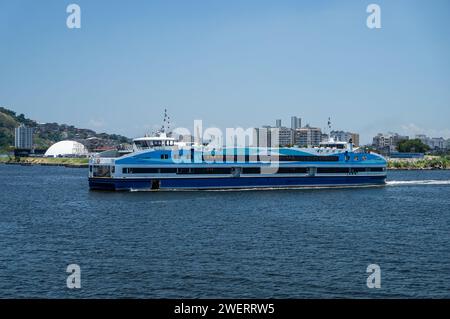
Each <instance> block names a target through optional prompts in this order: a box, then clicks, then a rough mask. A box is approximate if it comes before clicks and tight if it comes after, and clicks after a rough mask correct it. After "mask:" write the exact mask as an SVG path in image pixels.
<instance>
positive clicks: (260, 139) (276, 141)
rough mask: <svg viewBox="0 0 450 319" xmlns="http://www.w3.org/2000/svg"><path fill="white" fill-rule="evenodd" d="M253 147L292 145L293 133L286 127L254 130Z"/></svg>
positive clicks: (264, 127) (267, 127) (268, 127)
mask: <svg viewBox="0 0 450 319" xmlns="http://www.w3.org/2000/svg"><path fill="white" fill-rule="evenodd" d="M252 141H253V143H252V146H255V147H277V146H279V147H285V146H292V145H293V144H294V131H293V130H292V129H290V128H287V127H270V126H263V127H261V128H255V129H254V134H253V138H252Z"/></svg>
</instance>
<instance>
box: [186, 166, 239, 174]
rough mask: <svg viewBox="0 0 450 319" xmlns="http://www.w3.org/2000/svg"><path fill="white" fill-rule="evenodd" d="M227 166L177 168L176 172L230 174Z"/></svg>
mask: <svg viewBox="0 0 450 319" xmlns="http://www.w3.org/2000/svg"><path fill="white" fill-rule="evenodd" d="M230 172H231V169H230V168H229V167H198V168H191V169H189V168H179V169H178V172H177V173H178V174H230Z"/></svg>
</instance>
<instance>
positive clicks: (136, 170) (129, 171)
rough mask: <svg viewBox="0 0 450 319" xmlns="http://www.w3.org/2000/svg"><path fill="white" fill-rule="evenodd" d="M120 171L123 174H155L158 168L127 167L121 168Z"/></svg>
mask: <svg viewBox="0 0 450 319" xmlns="http://www.w3.org/2000/svg"><path fill="white" fill-rule="evenodd" d="M122 172H123V173H125V174H156V173H159V170H158V169H157V168H153V167H128V168H123V169H122Z"/></svg>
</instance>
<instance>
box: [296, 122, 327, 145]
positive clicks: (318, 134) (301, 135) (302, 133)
mask: <svg viewBox="0 0 450 319" xmlns="http://www.w3.org/2000/svg"><path fill="white" fill-rule="evenodd" d="M320 142H322V130H321V129H320V128H318V127H311V126H309V124H308V125H306V126H305V127H302V128H298V129H296V130H295V136H294V144H295V145H298V146H318V145H319V144H320Z"/></svg>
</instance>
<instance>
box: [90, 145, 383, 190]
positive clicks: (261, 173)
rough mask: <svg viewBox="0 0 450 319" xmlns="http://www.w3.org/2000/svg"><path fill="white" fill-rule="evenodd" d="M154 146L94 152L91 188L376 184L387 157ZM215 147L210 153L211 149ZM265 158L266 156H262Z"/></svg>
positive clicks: (297, 150)
mask: <svg viewBox="0 0 450 319" xmlns="http://www.w3.org/2000/svg"><path fill="white" fill-rule="evenodd" d="M271 152H272V150H270V152H269V153H270V155H268V154H267V151H266V152H265V154H262V153H260V152H259V150H258V149H252V148H243V149H233V150H232V151H231V153H230V150H222V151H221V152H214V151H213V152H208V153H207V152H205V151H204V150H203V149H194V148H192V149H188V150H174V149H173V148H165V147H160V148H153V149H149V150H141V151H136V152H133V153H131V154H128V155H125V156H120V157H105V156H99V157H96V158H92V159H91V161H90V165H89V170H90V173H89V187H90V188H91V189H95V190H190V189H192V190H199V189H252V188H266V189H272V188H301V187H307V188H312V187H355V186H379V185H384V184H385V180H386V160H385V159H384V158H383V157H382V156H380V155H378V154H373V153H363V152H353V151H352V150H348V149H339V150H337V149H327V148H311V149H302V148H284V149H277V150H276V153H275V151H273V152H272V153H271ZM213 153H214V154H213ZM267 159H269V160H267Z"/></svg>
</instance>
